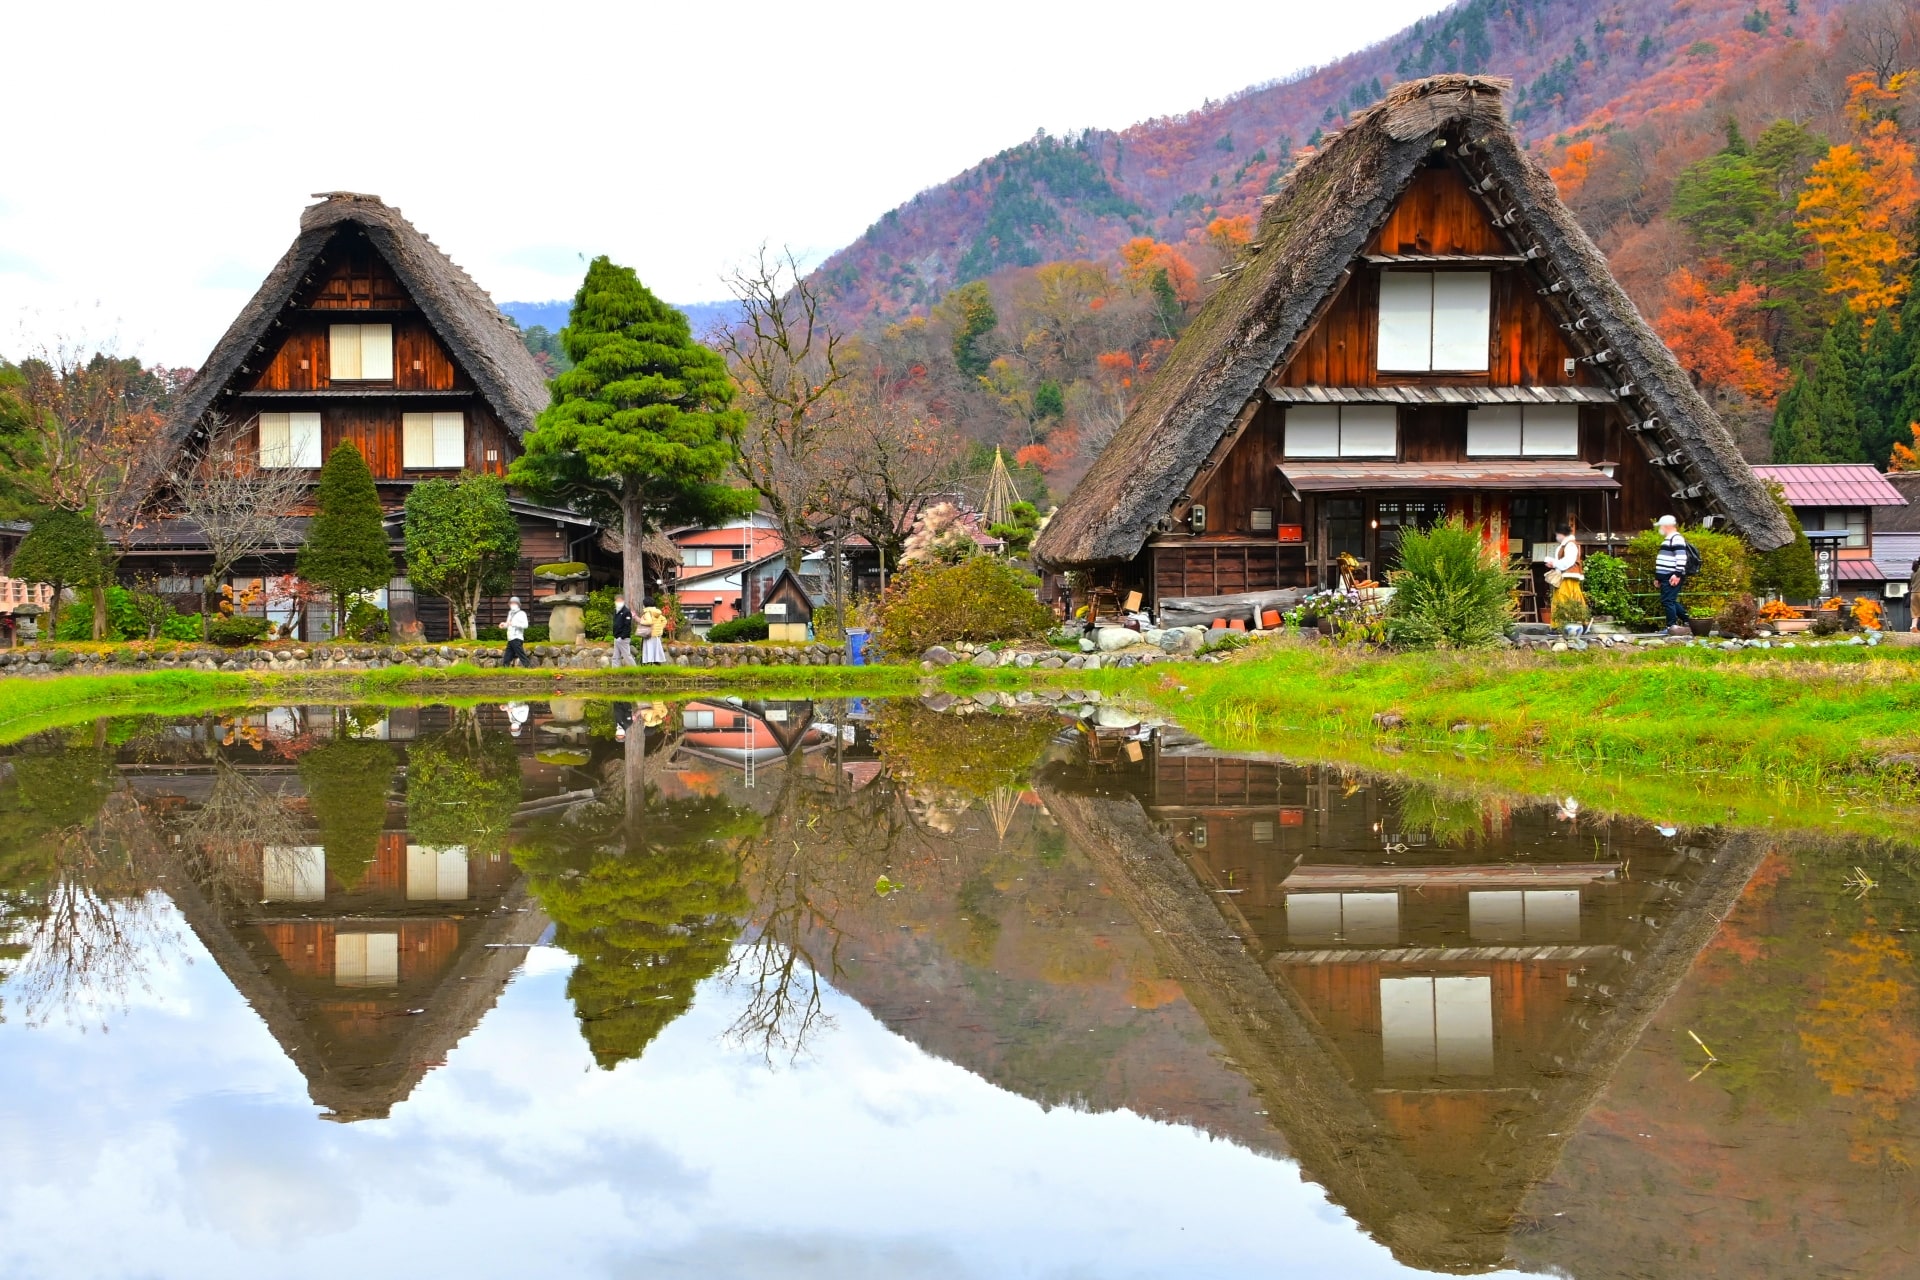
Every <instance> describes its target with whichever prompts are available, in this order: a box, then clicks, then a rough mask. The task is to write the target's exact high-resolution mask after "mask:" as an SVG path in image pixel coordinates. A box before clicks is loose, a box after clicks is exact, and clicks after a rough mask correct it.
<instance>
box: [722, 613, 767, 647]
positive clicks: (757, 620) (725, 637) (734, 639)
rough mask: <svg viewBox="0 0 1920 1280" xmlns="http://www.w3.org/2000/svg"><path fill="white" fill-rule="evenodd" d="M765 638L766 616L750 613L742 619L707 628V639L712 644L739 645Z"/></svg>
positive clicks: (732, 619) (730, 619) (729, 620)
mask: <svg viewBox="0 0 1920 1280" xmlns="http://www.w3.org/2000/svg"><path fill="white" fill-rule="evenodd" d="M766 638H767V615H766V614H764V613H750V614H748V615H747V616H746V617H744V618H729V619H728V620H727V621H725V622H716V623H714V624H713V625H712V626H711V627H709V628H707V639H708V640H709V641H710V642H712V643H714V644H739V643H741V642H742V641H746V640H765V639H766Z"/></svg>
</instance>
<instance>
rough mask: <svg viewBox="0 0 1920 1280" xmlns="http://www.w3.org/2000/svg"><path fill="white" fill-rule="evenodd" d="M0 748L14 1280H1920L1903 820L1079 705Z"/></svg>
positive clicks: (155, 736)
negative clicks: (1573, 778)
mask: <svg viewBox="0 0 1920 1280" xmlns="http://www.w3.org/2000/svg"><path fill="white" fill-rule="evenodd" d="M999 701H1007V700H1006V699H997V698H995V696H994V695H983V696H982V697H981V698H979V699H972V700H965V699H963V700H959V701H955V700H953V699H951V698H949V697H946V696H941V697H937V698H932V699H928V700H925V701H891V702H889V701H873V700H868V701H861V700H841V701H825V702H811V703H810V702H799V701H761V702H753V701H745V702H743V701H738V700H729V699H722V698H712V699H707V700H693V701H686V702H680V703H665V702H658V703H647V702H640V703H623V702H596V701H584V700H566V699H557V700H554V701H552V702H534V703H531V704H527V703H513V704H507V705H504V706H503V705H498V704H487V705H481V706H470V707H446V706H420V707H398V708H341V707H329V706H286V707H263V708H252V709H247V710H244V711H236V712H234V713H232V714H229V715H220V716H208V717H201V718H195V719H190V720H179V721H167V720H163V719H162V720H155V719H142V720H115V721H107V720H102V721H96V722H91V723H89V724H87V725H85V726H82V727H80V728H77V729H74V730H69V731H63V732H60V733H55V734H47V735H42V736H40V737H37V738H34V739H31V740H28V741H26V742H22V743H19V744H17V745H15V746H13V747H10V748H7V749H5V750H4V751H3V752H0V1163H3V1164H4V1167H5V1169H6V1170H7V1172H8V1179H7V1189H8V1195H7V1196H6V1197H5V1198H4V1199H3V1200H0V1275H4V1276H6V1277H9V1280H12V1278H15V1277H22V1278H24V1277H67V1276H87V1277H92V1276H108V1275H143V1276H183V1277H184V1276H193V1277H220V1276H242V1275H244V1276H248V1277H253V1276H256V1275H258V1274H260V1273H262V1272H263V1271H265V1272H268V1273H271V1274H273V1275H276V1276H290V1277H292V1276H297V1277H305V1276H314V1277H329V1280H332V1278H336V1277H338V1276H340V1275H342V1274H354V1275H399V1274H402V1273H425V1274H434V1275H461V1276H472V1277H490V1276H516V1277H517V1276H525V1275H569V1276H573V1275H579V1276H648V1277H654V1276H702V1277H733V1276H740V1277H748V1276H753V1277H758V1276H805V1277H813V1276H818V1277H827V1276H833V1277H849V1276H851V1277H867V1276H871V1277H883V1276H884V1277H908V1276H912V1277H919V1276H933V1277H943V1278H945V1277H975V1276H977V1277H1003V1276H1093V1275H1098V1276H1102V1277H1115V1276H1156V1277H1157V1276H1174V1275H1178V1276H1212V1275H1227V1274H1238V1273H1243V1272H1244V1270H1245V1269H1247V1268H1250V1267H1251V1268H1258V1269H1259V1271H1258V1273H1259V1274H1273V1273H1277V1274H1287V1275H1301V1276H1342V1277H1346V1276H1395V1275H1405V1274H1409V1273H1414V1274H1417V1273H1422V1272H1447V1273H1492V1274H1555V1275H1568V1276H1574V1277H1580V1278H1582V1280H1585V1278H1586V1277H1616V1276H1618V1277H1640V1276H1646V1277H1655V1276H1671V1275H1678V1274H1683V1273H1684V1274H1705V1275H1738V1276H1804V1275H1826V1274H1840V1273H1845V1274H1848V1275H1867V1276H1889V1277H1891V1276H1913V1275H1916V1274H1920V1242H1917V1240H1916V1233H1915V1230H1914V1226H1913V1224H1914V1222H1915V1221H1920V1174H1917V1173H1916V1171H1915V1169H1914V1161H1915V1159H1916V1157H1920V1099H1917V1098H1916V1093H1920V975H1917V974H1916V966H1915V963H1914V958H1913V948H1914V945H1915V938H1914V933H1913V930H1914V928H1915V926H1916V924H1920V920H1917V919H1916V917H1917V916H1920V886H1917V885H1916V871H1917V870H1920V851H1917V850H1916V849H1914V848H1908V847H1901V846H1895V845H1887V844H1879V843H1865V842H1860V841H1850V840H1844V839H1838V838H1833V839H1824V838H1819V839H1817V838H1806V837H1789V836H1783V835H1780V834H1778V833H1767V832H1754V831H1738V830H1721V829H1708V828H1677V827H1675V826H1672V825H1670V824H1667V823H1665V822H1661V821H1658V820H1657V819H1656V820H1654V821H1645V820H1640V819H1626V818H1616V819H1606V818H1601V817H1597V816H1595V815H1593V814H1591V813H1589V812H1587V811H1585V810H1584V809H1582V807H1581V806H1580V803H1579V800H1578V796H1577V788H1575V794H1574V795H1569V796H1565V797H1564V798H1562V799H1561V800H1559V801H1557V802H1554V803H1546V804H1529V803H1522V802H1518V801H1513V800H1505V799H1489V798H1487V797H1484V796H1475V795H1469V794H1465V793H1460V792H1455V791H1448V790H1445V789H1439V788H1436V787H1433V786H1430V785H1423V784H1421V783H1418V782H1415V781H1411V780H1408V779H1405V778H1399V779H1396V778H1386V777H1376V776H1370V775H1362V774H1357V773H1352V772H1347V771H1343V770H1341V769H1339V768H1336V767H1332V766H1326V765H1315V764H1302V763H1291V762H1286V761H1280V760H1275V759H1271V758H1267V759H1262V758H1255V757H1249V756H1245V755H1236V754H1234V753H1232V752H1228V751H1223V750H1218V749H1215V748H1213V747H1210V746H1208V745H1207V744H1206V743H1204V742H1201V741H1199V740H1197V739H1195V738H1193V737H1191V736H1189V735H1187V734H1185V733H1183V732H1181V731H1180V730H1178V729H1177V728H1174V727H1171V726H1151V725H1143V724H1140V723H1139V722H1137V721H1135V720H1134V719H1133V717H1132V716H1130V715H1128V714H1126V713H1124V712H1122V711H1120V710H1119V709H1118V708H1113V707H1096V706H1094V705H1092V704H1091V703H1079V702H1073V703H1064V704H1049V703H1046V702H1044V701H1036V702H1035V703H1034V704H1033V705H1027V706H1020V705H1012V706H1002V705H984V704H988V703H995V702H999Z"/></svg>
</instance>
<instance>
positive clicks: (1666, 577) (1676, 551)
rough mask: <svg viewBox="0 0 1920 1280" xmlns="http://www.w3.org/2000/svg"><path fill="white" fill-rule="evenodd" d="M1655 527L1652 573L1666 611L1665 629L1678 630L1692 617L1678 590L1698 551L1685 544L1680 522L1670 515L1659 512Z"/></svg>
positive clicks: (1685, 579) (1682, 584)
mask: <svg viewBox="0 0 1920 1280" xmlns="http://www.w3.org/2000/svg"><path fill="white" fill-rule="evenodd" d="M1654 527H1655V528H1657V529H1659V530H1660V549H1659V551H1657V552H1655V553H1654V557H1653V576H1654V578H1655V579H1656V580H1658V582H1659V583H1660V607H1661V608H1662V609H1663V610H1665V611H1666V615H1667V630H1669V631H1677V630H1679V629H1680V628H1681V627H1682V625H1684V624H1685V623H1688V622H1691V621H1692V619H1691V618H1690V617H1689V616H1688V614H1687V606H1686V605H1684V604H1682V603H1681V602H1680V593H1681V591H1683V590H1685V588H1686V585H1687V578H1688V576H1689V575H1691V574H1692V573H1693V569H1694V564H1695V560H1694V557H1695V556H1697V555H1699V554H1700V553H1699V552H1697V551H1695V550H1694V549H1693V548H1692V547H1691V546H1690V545H1688V543H1687V540H1686V538H1685V537H1684V536H1682V534H1681V533H1680V522H1679V521H1678V520H1676V519H1674V518H1673V517H1672V516H1661V517H1660V519H1659V521H1658V522H1657V523H1656V524H1655V526H1654Z"/></svg>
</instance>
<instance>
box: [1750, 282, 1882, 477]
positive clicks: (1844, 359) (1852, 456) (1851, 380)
mask: <svg viewBox="0 0 1920 1280" xmlns="http://www.w3.org/2000/svg"><path fill="white" fill-rule="evenodd" d="M1864 336H1865V335H1864V334H1863V333H1862V331H1861V325H1860V317H1859V316H1858V315H1857V314H1855V313H1854V311H1853V310H1852V309H1851V308H1848V309H1846V310H1843V311H1842V312H1841V313H1840V316H1839V318H1838V319H1836V320H1835V321H1834V322H1833V325H1832V327H1831V328H1829V329H1828V330H1827V334H1826V337H1824V338H1822V339H1821V340H1820V352H1819V354H1818V355H1817V356H1816V357H1815V358H1814V362H1813V367H1812V369H1811V370H1809V371H1808V372H1806V373H1803V374H1802V375H1801V376H1800V378H1799V379H1797V380H1796V381H1795V382H1794V384H1793V386H1792V387H1791V388H1790V389H1789V390H1788V392H1787V394H1785V395H1784V396H1781V397H1780V405H1779V407H1778V409H1776V410H1775V412H1774V418H1773V460H1774V461H1775V462H1862V461H1865V459H1866V453H1865V451H1864V450H1863V449H1862V447H1861V444H1860V413H1859V409H1858V407H1857V405H1856V403H1855V397H1856V395H1857V393H1858V391H1859V388H1860V387H1861V385H1862V384H1863V382H1864V380H1865V375H1866V371H1867V361H1866V358H1865V351H1864V350H1863V347H1862V339H1863V337H1864Z"/></svg>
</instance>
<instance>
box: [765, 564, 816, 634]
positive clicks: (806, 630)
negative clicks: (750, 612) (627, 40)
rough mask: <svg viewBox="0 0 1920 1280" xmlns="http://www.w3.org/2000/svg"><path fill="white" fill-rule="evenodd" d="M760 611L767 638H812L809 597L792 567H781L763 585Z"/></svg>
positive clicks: (811, 615) (811, 604)
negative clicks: (774, 575) (765, 621)
mask: <svg viewBox="0 0 1920 1280" xmlns="http://www.w3.org/2000/svg"><path fill="white" fill-rule="evenodd" d="M760 612H762V613H764V614H766V615H767V639H769V640H779V641H783V642H785V643H787V644H805V643H806V642H807V641H808V640H810V639H812V631H813V600H812V598H811V597H810V596H808V595H807V589H806V588H805V587H803V586H801V585H800V579H799V578H797V577H795V576H794V573H793V570H791V569H782V570H780V576H779V577H777V578H775V579H774V580H773V585H772V586H770V587H768V588H767V594H766V599H765V603H763V604H762V605H761V606H760Z"/></svg>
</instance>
